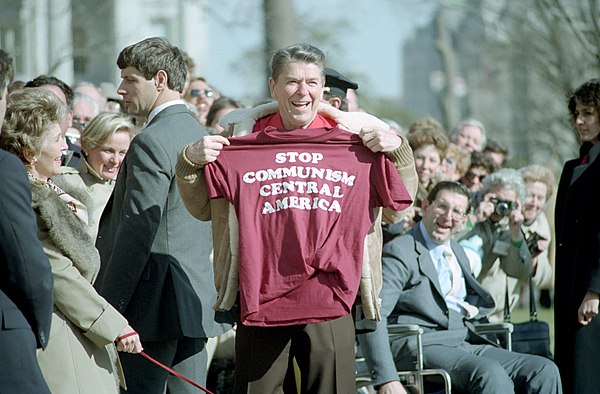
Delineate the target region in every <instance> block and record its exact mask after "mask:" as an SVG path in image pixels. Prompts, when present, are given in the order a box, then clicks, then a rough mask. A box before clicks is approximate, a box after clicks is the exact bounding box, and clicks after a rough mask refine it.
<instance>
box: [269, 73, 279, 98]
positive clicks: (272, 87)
mask: <svg viewBox="0 0 600 394" xmlns="http://www.w3.org/2000/svg"><path fill="white" fill-rule="evenodd" d="M269 91H270V92H271V97H272V98H273V99H274V100H277V97H275V80H274V79H273V77H269Z"/></svg>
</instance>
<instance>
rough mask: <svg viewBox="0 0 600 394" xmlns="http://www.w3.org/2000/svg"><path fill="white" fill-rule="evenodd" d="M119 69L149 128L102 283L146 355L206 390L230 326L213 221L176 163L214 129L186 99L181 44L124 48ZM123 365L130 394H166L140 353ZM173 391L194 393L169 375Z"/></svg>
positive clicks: (122, 183)
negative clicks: (193, 198)
mask: <svg viewBox="0 0 600 394" xmlns="http://www.w3.org/2000/svg"><path fill="white" fill-rule="evenodd" d="M117 65H118V66H119V68H120V69H121V78H122V82H121V84H120V86H119V87H118V89H117V92H118V93H119V94H120V95H121V96H123V106H124V109H125V111H126V112H127V113H128V114H130V115H133V116H137V117H139V118H144V119H146V126H145V128H144V129H142V131H141V133H140V134H138V135H137V136H136V138H134V140H133V141H132V142H131V145H130V147H129V151H128V152H127V155H126V156H125V161H124V162H123V165H122V166H121V169H120V170H119V176H118V178H117V183H116V185H115V189H114V191H113V195H112V196H111V198H110V200H109V201H108V203H107V206H106V208H105V210H104V212H103V215H102V217H101V219H100V227H99V232H98V239H97V242H96V246H97V247H98V250H99V251H100V255H101V258H102V269H101V271H100V274H99V278H98V281H97V282H96V287H97V288H98V289H99V292H100V294H102V295H103V296H104V297H105V298H106V299H107V300H108V301H109V302H110V303H111V304H113V305H114V306H115V307H116V308H117V309H118V310H119V311H120V312H121V313H122V314H123V315H124V316H126V317H127V319H128V320H129V321H130V322H131V325H132V326H133V327H136V329H137V330H138V331H139V334H140V338H141V339H142V343H143V345H144V349H145V352H146V353H147V354H148V355H150V356H151V357H153V358H155V359H157V360H158V361H160V362H162V363H163V364H166V365H168V366H172V367H174V368H175V369H176V370H178V371H179V372H181V373H183V374H184V375H186V376H188V377H189V378H191V379H193V380H196V381H197V382H198V383H200V384H204V381H205V380H206V372H207V371H206V369H207V355H206V349H205V346H204V345H205V342H206V339H207V338H208V337H212V336H216V335H219V334H221V333H222V332H224V331H225V330H224V328H223V327H221V326H219V325H217V324H216V323H215V322H214V311H213V310H212V309H211V305H212V303H213V302H214V300H215V299H216V292H215V290H214V285H213V270H212V265H211V263H210V260H209V254H210V252H211V249H212V245H211V242H212V239H211V230H210V224H207V223H202V222H200V221H197V220H195V219H194V218H193V217H192V216H191V215H190V214H189V213H188V212H187V211H186V209H185V208H184V206H183V204H182V202H181V198H180V196H179V193H178V191H177V187H176V185H175V163H176V162H177V156H178V154H179V152H180V151H181V150H182V149H183V147H184V146H185V145H186V144H189V143H191V142H193V141H195V140H197V139H198V136H202V135H206V134H207V133H206V131H205V130H204V129H203V128H202V126H200V124H199V123H198V121H197V120H196V119H194V117H193V116H192V115H191V114H190V113H189V111H188V109H187V107H186V105H185V103H184V102H183V100H181V97H180V92H181V91H182V89H183V86H184V83H185V77H186V72H187V69H186V64H185V60H184V58H183V56H182V54H181V51H180V50H179V49H178V48H177V47H175V46H173V45H171V44H170V43H169V42H168V41H167V40H166V39H164V38H159V37H153V38H148V39H145V40H143V41H141V42H138V43H136V44H133V45H130V46H128V47H126V48H125V49H123V50H122V51H121V53H120V54H119V57H118V60H117ZM121 361H122V363H123V367H124V371H125V377H126V380H127V386H128V390H127V393H144V394H148V393H157V394H159V393H160V394H162V393H163V392H164V390H165V382H167V379H168V373H167V372H166V371H165V370H163V369H160V368H158V367H157V366H155V365H154V364H152V363H150V362H149V361H147V360H145V359H144V358H142V357H139V356H137V355H135V356H131V357H129V355H123V356H122V357H121ZM167 390H168V392H176V393H186V392H188V391H187V390H194V387H193V386H191V385H188V384H187V383H185V382H183V381H181V380H178V379H174V380H170V379H169V381H168V383H167Z"/></svg>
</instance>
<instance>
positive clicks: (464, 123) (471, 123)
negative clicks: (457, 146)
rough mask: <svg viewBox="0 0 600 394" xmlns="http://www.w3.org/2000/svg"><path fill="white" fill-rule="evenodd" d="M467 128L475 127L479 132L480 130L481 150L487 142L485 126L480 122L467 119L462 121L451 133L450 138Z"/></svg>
mask: <svg viewBox="0 0 600 394" xmlns="http://www.w3.org/2000/svg"><path fill="white" fill-rule="evenodd" d="M468 126H471V127H477V128H478V129H479V130H481V148H482V149H483V148H484V147H485V144H486V142H487V137H486V134H485V126H484V125H483V123H482V122H481V121H479V120H477V119H474V118H468V119H464V120H462V121H461V122H460V123H459V124H458V125H456V127H455V128H454V130H453V131H452V134H451V136H454V135H456V134H458V133H459V132H460V131H461V130H462V129H463V128H465V127H468Z"/></svg>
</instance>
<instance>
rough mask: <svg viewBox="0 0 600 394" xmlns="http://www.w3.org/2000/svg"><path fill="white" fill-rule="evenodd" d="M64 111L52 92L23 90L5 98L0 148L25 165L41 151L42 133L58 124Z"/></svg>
mask: <svg viewBox="0 0 600 394" xmlns="http://www.w3.org/2000/svg"><path fill="white" fill-rule="evenodd" d="M66 116H67V107H66V106H65V105H64V104H63V103H62V102H61V101H60V100H59V98H58V97H57V96H56V95H55V94H54V93H52V92H50V91H47V90H45V89H42V88H24V89H21V90H16V91H14V92H12V93H11V94H9V95H8V103H7V107H6V117H5V119H4V124H3V125H2V133H1V134H0V147H1V148H2V149H5V150H7V151H9V152H11V153H14V154H15V155H17V156H18V157H19V158H21V160H22V161H23V163H25V164H28V163H30V161H31V160H32V158H33V157H34V156H35V155H36V154H38V153H39V152H40V151H41V150H42V146H43V144H44V138H45V136H46V132H48V130H50V129H51V128H52V127H53V126H54V125H56V124H58V123H60V122H62V121H63V120H64V119H65V117H66Z"/></svg>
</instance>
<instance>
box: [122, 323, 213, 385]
mask: <svg viewBox="0 0 600 394" xmlns="http://www.w3.org/2000/svg"><path fill="white" fill-rule="evenodd" d="M136 334H137V332H130V333H128V334H125V335H123V336H120V337H119V338H117V341H120V340H121V339H125V338H127V337H131V336H133V335H136ZM140 356H142V357H144V358H145V359H146V360H148V361H151V362H153V363H154V364H156V365H158V366H159V367H161V368H162V369H164V370H165V371H167V372H169V373H170V374H171V375H174V376H177V377H178V378H179V379H181V380H183V381H185V382H187V383H189V384H191V385H192V386H194V387H196V388H199V389H200V390H202V391H204V392H205V393H206V394H214V393H213V392H212V391H210V390H208V389H206V388H204V387H202V386H201V385H199V384H198V383H196V382H194V381H193V380H192V379H190V378H188V377H186V376H184V375H182V374H180V373H179V372H177V371H175V370H174V369H173V368H169V367H167V366H166V365H165V364H163V363H161V362H160V361H158V360H155V359H153V358H152V357H150V356H149V355H147V354H146V353H144V352H140Z"/></svg>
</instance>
